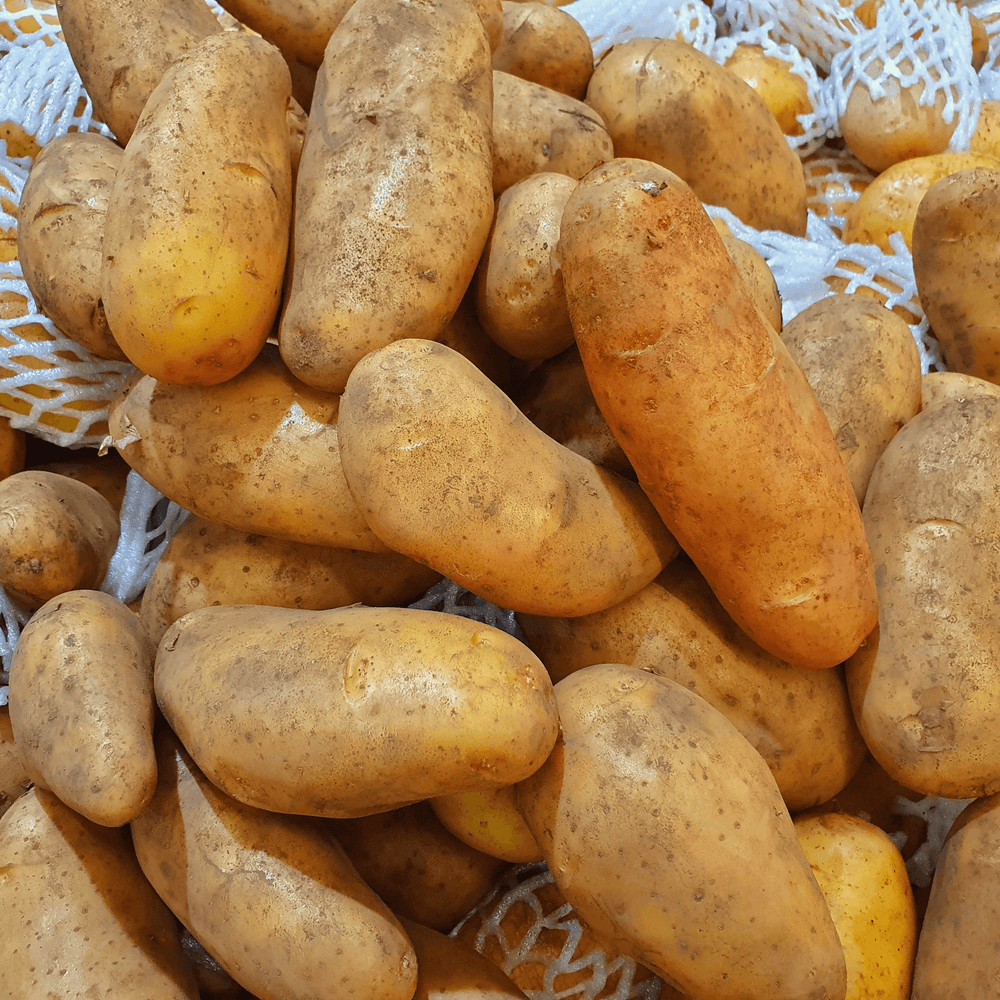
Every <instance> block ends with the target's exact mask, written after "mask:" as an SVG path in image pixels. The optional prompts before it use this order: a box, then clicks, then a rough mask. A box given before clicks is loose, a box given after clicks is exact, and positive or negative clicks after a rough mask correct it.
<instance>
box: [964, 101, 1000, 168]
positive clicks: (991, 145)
mask: <svg viewBox="0 0 1000 1000" xmlns="http://www.w3.org/2000/svg"><path fill="white" fill-rule="evenodd" d="M969 152H970V153H984V154H986V155H987V156H993V157H996V158H997V159H1000V100H985V101H983V103H982V105H981V106H980V108H979V119H978V120H977V121H976V130H975V131H974V132H973V133H972V138H971V139H969Z"/></svg>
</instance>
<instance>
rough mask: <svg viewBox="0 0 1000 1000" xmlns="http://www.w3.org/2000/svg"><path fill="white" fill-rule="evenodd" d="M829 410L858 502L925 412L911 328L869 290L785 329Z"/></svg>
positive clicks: (823, 302) (810, 310)
mask: <svg viewBox="0 0 1000 1000" xmlns="http://www.w3.org/2000/svg"><path fill="white" fill-rule="evenodd" d="M781 339H782V340H783V341H784V342H785V344H786V346H787V347H788V350H789V352H790V353H791V355H792V357H793V358H794V359H795V361H796V363H797V364H798V366H799V367H800V368H801V369H802V371H803V373H804V374H805V376H806V378H807V379H808V380H809V384H810V386H812V390H813V392H815V393H816V399H817V400H818V401H819V405H820V406H821V407H822V409H823V412H824V413H825V414H826V419H827V421H828V422H829V424H830V430H831V431H832V432H833V439H834V441H835V442H836V444H837V450H838V451H839V452H840V457H841V458H842V459H843V461H844V465H845V466H846V468H847V472H848V475H849V476H850V477H851V485H852V486H853V487H854V495H855V497H857V500H858V504H859V505H860V504H861V503H863V502H864V499H865V493H866V491H867V490H868V482H869V480H870V479H871V475H872V469H874V467H875V463H876V462H877V461H878V458H879V456H880V455H881V454H882V452H883V451H884V450H885V446H886V445H887V444H888V443H889V442H890V441H891V440H892V437H893V435H894V434H895V433H896V432H897V431H898V430H899V428H900V427H902V426H903V424H905V423H906V421H907V420H909V419H910V418H911V417H913V416H914V415H915V414H916V413H918V412H919V410H920V404H921V392H920V379H921V375H920V351H919V350H918V349H917V344H916V341H915V340H914V339H913V333H912V331H911V330H910V328H909V326H908V325H907V324H906V323H905V322H904V321H903V320H902V319H900V318H899V317H898V316H897V315H896V314H895V313H893V312H891V311H890V310H888V309H886V308H885V307H884V306H881V305H879V304H878V303H877V302H874V301H872V300H871V299H870V298H869V297H868V296H866V295H828V296H827V297H826V298H824V299H820V300H819V301H818V302H816V303H814V304H813V305H811V306H808V307H807V308H806V309H803V310H802V311H801V312H800V313H799V314H798V315H796V316H795V317H794V318H793V319H792V320H790V321H789V323H788V326H787V327H785V329H784V331H783V332H782V334H781Z"/></svg>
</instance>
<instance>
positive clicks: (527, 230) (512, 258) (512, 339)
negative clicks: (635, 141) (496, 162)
mask: <svg viewBox="0 0 1000 1000" xmlns="http://www.w3.org/2000/svg"><path fill="white" fill-rule="evenodd" d="M508 2H509V0H508ZM547 9H548V8H547ZM575 187H576V181H575V180H573V178H571V177H567V176H566V175H565V174H552V173H541V174H532V175H531V176H530V177H526V178H525V179H524V180H523V181H518V182H517V184H513V185H511V186H510V187H509V188H507V190H506V191H504V193H503V194H502V195H500V197H499V198H498V199H497V203H496V215H495V217H494V220H493V228H492V229H491V230H490V235H489V239H488V240H487V241H486V247H485V249H484V250H483V256H482V258H481V260H480V262H479V267H478V269H477V271H476V278H475V292H476V298H475V302H476V314H477V315H478V316H479V321H480V322H481V323H482V325H483V329H484V330H485V331H486V332H487V333H488V334H489V335H490V337H492V338H493V340H495V341H496V342H497V343H498V344H499V345H500V346H501V347H502V348H503V349H504V350H505V351H507V352H508V353H509V354H511V355H513V356H514V357H515V358H521V359H523V360H526V361H542V360H544V359H545V358H551V357H554V356H555V355H557V354H559V353H560V352H561V351H564V350H566V348H567V347H569V346H570V345H571V344H572V343H573V327H572V325H571V324H570V321H569V311H568V310H567V308H566V293H565V292H564V291H563V287H562V276H561V274H560V273H559V263H558V261H556V260H555V259H553V251H554V250H555V248H556V246H557V245H558V243H559V221H560V219H561V218H562V213H563V209H564V208H565V206H566V200H567V199H568V198H569V195H570V192H571V191H572V190H573V188H575Z"/></svg>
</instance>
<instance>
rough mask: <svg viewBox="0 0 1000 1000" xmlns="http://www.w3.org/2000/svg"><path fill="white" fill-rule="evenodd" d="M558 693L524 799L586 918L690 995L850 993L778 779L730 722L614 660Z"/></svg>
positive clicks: (703, 999)
mask: <svg viewBox="0 0 1000 1000" xmlns="http://www.w3.org/2000/svg"><path fill="white" fill-rule="evenodd" d="M556 697H557V701H558V706H559V721H560V736H559V740H558V741H557V743H556V747H555V749H554V750H553V752H552V754H551V756H550V757H549V759H548V760H547V761H546V762H545V764H543V765H542V767H541V768H540V769H539V770H538V771H537V772H536V773H535V774H533V775H532V776H531V777H530V778H528V779H526V780H524V781H522V782H521V783H520V784H519V786H518V802H519V804H520V807H521V811H522V812H523V814H524V817H525V819H526V820H527V823H528V826H529V827H530V828H531V830H532V832H533V833H534V834H535V838H536V839H537V840H538V843H539V845H540V846H541V848H542V852H543V854H544V856H545V861H546V863H547V864H548V867H549V870H550V871H551V872H552V874H553V876H554V877H555V879H556V883H557V884H558V885H559V888H560V890H561V891H562V893H563V895H564V896H565V897H566V900H567V901H568V902H569V903H570V904H572V906H573V907H574V908H575V909H576V910H577V911H578V912H579V914H580V916H581V917H582V918H583V920H584V921H586V923H587V924H589V925H590V926H591V927H592V928H593V929H594V931H596V932H597V933H598V934H599V935H601V936H602V937H603V938H604V939H605V940H606V941H607V942H608V944H609V946H611V947H614V948H620V949H621V950H622V951H624V952H625V953H626V954H630V955H633V956H635V958H636V959H637V960H639V961H641V962H642V963H643V964H644V965H647V966H648V967H649V968H651V969H652V970H653V971H655V972H657V973H658V974H659V975H661V976H662V977H663V978H664V979H666V980H667V982H669V983H670V984H671V985H673V986H675V987H677V988H678V989H680V990H681V991H682V992H683V993H684V994H685V995H686V996H688V997H690V998H691V1000H727V998H734V1000H735V998H746V997H769V998H771V1000H783V998H788V1000H801V998H802V997H805V996H808V997H812V998H815V1000H820V998H826V997H829V998H840V1000H842V998H843V997H844V990H845V981H846V971H845V961H844V950H843V948H842V946H841V944H840V941H839V940H838V938H837V931H836V929H835V927H834V924H833V921H832V920H831V919H830V914H829V911H828V910H827V906H826V903H825V901H824V899H823V896H822V893H821V892H820V889H819V886H818V885H817V884H816V880H815V879H814V877H813V875H812V873H811V871H810V869H809V863H808V861H807V860H806V858H805V855H804V854H803V852H802V848H801V847H800V846H799V843H798V840H797V839H796V836H795V830H794V827H793V826H792V821H791V818H790V817H789V815H788V813H787V811H786V809H785V806H784V803H783V802H782V800H781V795H780V793H779V791H778V788H777V786H776V785H775V783H774V779H773V778H772V777H771V772H770V771H769V770H768V769H767V766H766V765H765V764H764V762H763V760H762V759H761V758H760V756H759V754H757V752H756V751H755V750H754V749H753V748H752V747H751V746H750V744H749V743H747V741H746V740H745V739H744V738H743V737H742V736H741V735H740V734H739V733H738V732H737V731H736V729H735V728H734V727H733V726H732V724H731V723H730V722H728V721H727V720H726V719H725V718H724V717H723V716H722V715H721V714H720V713H719V712H718V711H717V710H716V709H714V708H712V706H711V705H709V704H708V703H707V702H706V701H704V700H703V699H702V698H700V697H698V696H697V695H695V694H693V693H691V692H689V691H688V690H686V689H685V688H684V687H683V686H682V685H680V684H677V683H675V682H674V681H671V680H668V679H667V678H665V677H657V676H655V675H653V674H651V673H648V672H646V671H644V670H640V669H638V668H636V667H628V666H623V665H620V664H599V665H596V666H591V667H585V668H584V669H583V670H578V671H576V673H574V674H571V675H570V676H569V677H567V678H565V679H564V680H562V681H560V682H559V683H558V684H557V685H556ZM751 859H752V861H751ZM626 862H627V863H626Z"/></svg>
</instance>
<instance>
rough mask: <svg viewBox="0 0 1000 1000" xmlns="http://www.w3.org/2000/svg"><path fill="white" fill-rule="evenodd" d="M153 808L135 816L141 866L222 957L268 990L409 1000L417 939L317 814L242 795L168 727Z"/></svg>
mask: <svg viewBox="0 0 1000 1000" xmlns="http://www.w3.org/2000/svg"><path fill="white" fill-rule="evenodd" d="M156 757H157V766H158V770H159V773H160V778H159V781H158V782H157V787H156V795H155V797H154V798H153V801H152V802H151V803H150V806H149V808H148V809H147V810H146V812H145V813H143V815H142V816H140V817H139V818H138V819H136V820H135V821H134V822H133V824H132V839H133V843H134V844H135V850H136V855H137V856H138V859H139V863H140V864H141V865H142V869H143V871H144V872H146V875H147V877H148V878H149V880H150V882H151V883H152V884H153V885H154V886H155V888H156V891H157V892H158V893H159V894H160V896H161V897H162V898H163V900H164V901H165V902H166V904H167V905H168V906H169V907H170V908H171V909H172V910H173V912H174V913H175V914H176V915H177V917H178V918H179V919H180V920H181V922H182V923H183V924H184V925H185V926H186V927H187V928H188V930H190V931H191V933H192V934H194V936H195V937H196V938H197V939H198V940H199V941H200V942H201V943H202V944H203V945H204V946H205V947H206V949H207V950H208V951H209V952H210V954H212V955H213V956H214V957H215V959H216V960H217V961H218V962H219V964H220V965H222V967H223V968H224V969H225V970H226V971H227V972H228V973H229V974H230V975H231V976H232V977H233V978H234V979H235V980H236V981H237V982H238V983H239V984H240V985H241V986H243V987H245V988H246V989H247V990H249V991H250V992H251V993H252V994H253V995H254V996H255V997H259V998H260V1000H340V998H341V997H344V996H351V995H352V994H353V995H357V996H361V995H364V996H370V997H377V998H378V1000H410V997H411V996H412V994H413V990H414V986H415V983H416V977H417V963H416V960H415V958H414V954H413V948H412V946H411V945H410V942H409V939H408V938H407V937H406V934H405V932H404V931H403V929H402V927H400V925H399V923H398V921H397V920H396V919H395V918H394V917H393V915H392V914H391V913H390V912H389V909H388V908H387V907H386V905H385V903H383V902H382V900H381V899H379V898H378V896H376V895H375V893H374V892H373V891H372V890H371V889H369V888H368V886H367V885H365V884H364V882H362V880H361V878H360V877H359V875H358V873H357V872H356V871H355V870H354V867H353V866H352V865H351V863H350V861H349V860H348V859H347V857H346V855H345V854H344V852H343V851H342V850H341V849H340V848H339V847H338V846H337V845H336V843H334V842H333V841H332V840H331V839H330V838H329V837H327V836H326V835H325V834H324V831H323V829H322V827H321V826H320V825H319V824H317V823H316V822H315V821H313V820H310V819H307V818H306V817H302V816H282V815H279V814H278V813H274V812H264V811H263V810H261V809H253V808H251V807H249V806H246V805H243V804H242V803H240V802H236V801H235V800H234V799H231V798H230V797H229V796H227V795H224V794H223V793H222V792H221V791H220V790H219V789H218V788H216V787H215V785H213V784H212V783H211V782H210V781H209V780H208V779H207V778H206V777H205V776H204V775H203V774H201V773H200V772H199V770H198V768H197V767H195V765H194V764H193V762H192V761H191V759H190V757H189V755H188V754H187V753H186V752H185V751H184V748H183V746H181V744H180V742H179V741H178V740H177V738H176V737H175V736H174V735H173V733H171V732H169V731H168V730H166V729H163V730H162V731H161V732H160V733H159V734H158V736H157V746H156Z"/></svg>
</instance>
